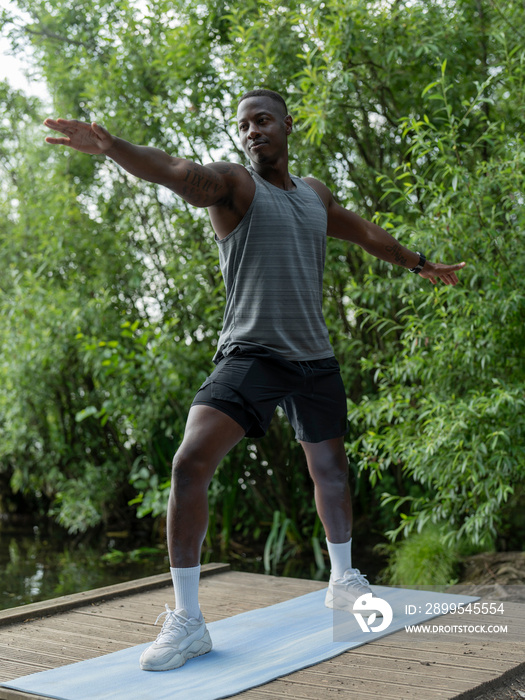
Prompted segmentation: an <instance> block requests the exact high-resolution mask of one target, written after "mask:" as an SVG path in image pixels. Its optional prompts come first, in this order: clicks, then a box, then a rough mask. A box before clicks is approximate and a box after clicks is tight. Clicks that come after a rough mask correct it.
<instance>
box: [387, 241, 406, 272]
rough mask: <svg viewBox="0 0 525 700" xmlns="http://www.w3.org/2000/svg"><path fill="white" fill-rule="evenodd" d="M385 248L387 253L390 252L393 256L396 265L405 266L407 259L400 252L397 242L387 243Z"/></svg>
mask: <svg viewBox="0 0 525 700" xmlns="http://www.w3.org/2000/svg"><path fill="white" fill-rule="evenodd" d="M385 250H386V252H387V253H390V255H391V256H392V258H393V262H395V263H396V264H397V265H401V267H406V264H407V259H406V257H405V256H404V255H403V253H402V252H401V246H400V245H399V243H392V245H387V246H386V247H385Z"/></svg>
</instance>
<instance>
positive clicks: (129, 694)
mask: <svg viewBox="0 0 525 700" xmlns="http://www.w3.org/2000/svg"><path fill="white" fill-rule="evenodd" d="M372 590H373V592H374V596H376V597H379V598H383V599H384V600H386V601H388V603H389V604H390V606H391V607H392V610H393V619H392V623H391V624H390V626H389V627H388V629H386V630H384V631H382V632H363V631H362V630H361V628H360V627H359V625H358V624H357V621H356V620H355V618H354V616H353V615H352V613H344V614H345V615H347V616H348V624H346V623H345V634H344V639H345V641H337V642H334V612H333V611H332V610H329V609H328V608H325V606H324V596H325V590H321V591H316V592H314V593H308V594H307V595H304V596H301V597H299V598H293V599H292V600H289V601H286V602H284V603H278V604H277V605H272V606H270V607H266V608H261V609H259V610H252V611H250V612H247V613H242V614H241V615H235V616H233V617H229V618H227V619H225V620H219V621H218V622H212V623H210V624H209V625H208V628H209V630H210V634H211V637H212V640H213V650H212V651H211V652H210V653H209V654H206V655H205V656H200V657H198V658H196V659H192V660H190V661H188V662H187V663H186V664H185V665H184V666H182V667H181V668H178V669H175V670H173V671H163V672H148V671H141V670H140V669H139V657H140V655H141V653H142V651H143V650H144V649H146V648H147V647H148V646H149V643H148V644H141V645H139V646H135V647H132V648H130V649H124V650H123V651H117V652H114V653H112V654H107V655H106V656H101V657H99V658H97V659H90V660H88V661H81V662H79V663H75V664H71V665H69V666H62V667H61V668H57V669H53V670H50V671H43V672H41V673H33V674H31V675H30V676H23V677H22V678H18V679H16V680H14V681H11V682H9V683H4V684H3V686H5V687H7V688H13V689H15V690H21V691H25V692H26V693H34V694H37V695H43V696H46V697H50V698H57V699H58V700H189V699H190V700H191V699H192V698H196V699H197V698H198V700H218V698H226V697H230V696H232V695H236V694H237V693H240V692H242V691H243V690H247V689H248V688H254V687H256V686H258V685H262V684H264V683H268V682H269V681H271V680H274V679H275V678H279V677H280V676H284V675H287V674H289V673H292V672H293V671H297V670H299V669H301V668H306V667H307V666H312V665H314V664H317V663H319V662H321V661H325V660H326V659H330V658H333V657H334V656H338V655H339V654H342V653H343V652H344V651H347V650H348V649H352V648H354V647H358V646H361V645H363V644H366V643H367V642H374V640H376V639H379V638H381V637H384V636H385V635H387V634H391V633H392V632H396V631H398V630H402V629H404V628H405V625H414V624H418V623H420V622H426V621H428V620H429V619H432V618H433V617H437V616H438V615H437V614H432V613H429V612H428V611H429V609H430V608H432V610H434V609H436V608H437V609H441V610H442V609H443V608H439V605H436V604H441V603H449V604H451V603H455V604H456V605H458V606H459V605H465V604H467V603H469V602H473V601H475V600H478V598H474V597H472V596H464V595H449V594H446V593H435V592H431V591H415V590H407V589H400V588H386V587H383V586H372ZM406 606H412V607H411V608H409V610H410V611H414V610H416V612H415V613H414V614H410V615H407V614H406V612H407V607H406ZM427 613H428V614H427ZM337 614H339V613H337ZM370 624H371V625H372V623H370ZM374 625H375V626H377V621H376V622H375V623H374ZM336 636H337V638H338V639H340V638H341V635H340V633H339V634H338V635H336Z"/></svg>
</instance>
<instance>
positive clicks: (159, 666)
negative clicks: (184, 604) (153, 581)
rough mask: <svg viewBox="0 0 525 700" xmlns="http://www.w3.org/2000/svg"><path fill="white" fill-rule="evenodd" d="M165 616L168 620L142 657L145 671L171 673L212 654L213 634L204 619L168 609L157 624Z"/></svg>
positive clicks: (142, 665)
mask: <svg viewBox="0 0 525 700" xmlns="http://www.w3.org/2000/svg"><path fill="white" fill-rule="evenodd" d="M163 615H166V619H165V620H164V624H163V625H162V630H161V631H160V634H159V635H158V637H157V639H156V640H155V641H154V642H153V644H152V645H151V646H150V647H148V648H147V649H146V651H144V652H143V653H142V656H141V657H140V668H141V669H142V670H143V671H169V670H170V669H172V668H179V666H182V665H183V664H185V663H186V661H187V660H188V659H193V658H194V657H195V656H201V655H202V654H207V653H208V652H209V651H211V647H212V643H211V638H210V633H209V632H208V630H207V628H206V625H205V623H204V618H203V617H202V615H201V616H200V618H199V619H197V618H195V617H191V618H190V617H189V616H188V613H187V612H186V610H183V609H182V608H181V609H178V610H170V609H169V607H168V605H166V611H165V612H163V613H161V614H160V615H159V616H158V617H157V619H156V621H155V624H157V622H158V621H159V619H160V618H161V617H162V616H163Z"/></svg>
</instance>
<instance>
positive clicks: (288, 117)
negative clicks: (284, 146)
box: [284, 114, 293, 136]
mask: <svg viewBox="0 0 525 700" xmlns="http://www.w3.org/2000/svg"><path fill="white" fill-rule="evenodd" d="M284 123H285V124H286V135H287V136H290V134H291V133H292V130H293V118H292V115H291V114H287V115H286V117H285V118H284Z"/></svg>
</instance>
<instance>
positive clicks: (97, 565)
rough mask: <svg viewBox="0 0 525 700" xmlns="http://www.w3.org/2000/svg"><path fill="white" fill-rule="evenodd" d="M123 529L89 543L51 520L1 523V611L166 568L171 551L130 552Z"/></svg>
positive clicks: (143, 548)
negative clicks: (15, 523)
mask: <svg viewBox="0 0 525 700" xmlns="http://www.w3.org/2000/svg"><path fill="white" fill-rule="evenodd" d="M120 535H121V533H116V534H115V535H112V533H108V534H107V535H104V536H103V537H102V538H101V539H100V541H99V542H97V543H96V544H93V542H91V543H89V544H86V543H82V542H78V541H77V540H76V539H75V538H74V537H71V536H68V535H67V534H66V533H64V532H62V531H60V530H58V529H57V528H53V527H49V526H47V525H39V526H36V525H35V526H34V527H28V526H27V525H20V524H18V525H14V524H10V523H8V522H1V523H0V610H4V609H6V608H12V607H16V606H17V605H25V604H27V603H33V602H36V601H40V600H48V599H50V598H56V597H58V596H62V595H67V594H70V593H77V592H80V591H86V590H90V589H92V588H99V587H101V586H108V585H110V584H113V583H120V582H121V581H129V580H131V579H136V578H142V577H144V576H151V575H153V574H157V573H162V572H165V571H167V570H168V567H169V564H168V563H167V562H168V560H167V553H166V551H163V550H162V549H160V548H153V547H141V548H138V549H136V550H133V551H132V553H129V551H128V550H129V549H130V543H129V542H128V541H127V540H125V539H124V537H122V536H120Z"/></svg>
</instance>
